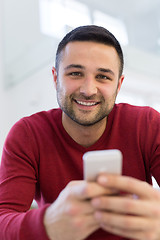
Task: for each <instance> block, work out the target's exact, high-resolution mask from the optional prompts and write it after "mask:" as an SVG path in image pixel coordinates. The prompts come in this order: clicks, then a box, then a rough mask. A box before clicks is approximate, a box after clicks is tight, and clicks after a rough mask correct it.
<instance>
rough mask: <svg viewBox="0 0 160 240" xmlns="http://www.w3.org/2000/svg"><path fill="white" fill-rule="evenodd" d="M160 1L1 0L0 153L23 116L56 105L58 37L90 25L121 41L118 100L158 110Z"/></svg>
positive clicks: (159, 97)
mask: <svg viewBox="0 0 160 240" xmlns="http://www.w3.org/2000/svg"><path fill="white" fill-rule="evenodd" d="M159 11H160V0H134V1H132V0H112V1H110V0H99V1H98V0H0V113H1V114H0V126H1V127H0V153H1V150H2V145H3V143H4V140H5V137H6V135H7V133H8V131H9V129H10V128H11V126H12V125H13V124H14V123H15V122H16V121H17V120H19V119H20V118H21V117H23V116H27V115H30V114H32V113H35V112H37V111H41V110H48V109H50V108H53V107H57V102H56V93H55V89H54V85H53V82H52V75H51V70H52V66H54V59H55V51H56V48H57V44H58V42H59V41H60V39H61V38H62V37H63V36H64V35H65V34H66V33H67V32H68V31H70V30H71V29H73V28H75V27H77V26H80V25H86V24H96V25H101V26H104V27H106V28H108V30H110V31H111V32H112V33H113V34H114V35H115V36H116V37H117V39H118V40H119V42H120V43H121V45H122V48H123V51H124V56H125V69H124V75H125V81H124V84H123V86H122V90H121V92H120V94H119V96H118V98H117V102H128V103H131V104H135V105H148V106H151V107H153V108H155V109H156V110H158V111H160V14H159Z"/></svg>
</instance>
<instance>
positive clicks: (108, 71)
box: [97, 68, 114, 76]
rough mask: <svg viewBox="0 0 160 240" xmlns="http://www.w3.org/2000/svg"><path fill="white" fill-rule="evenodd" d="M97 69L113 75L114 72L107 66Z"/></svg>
mask: <svg viewBox="0 0 160 240" xmlns="http://www.w3.org/2000/svg"><path fill="white" fill-rule="evenodd" d="M97 70H98V71H100V72H103V73H110V74H112V75H113V76H114V72H113V71H112V70H111V69H109V68H98V69H97Z"/></svg>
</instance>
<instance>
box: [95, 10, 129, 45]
mask: <svg viewBox="0 0 160 240" xmlns="http://www.w3.org/2000/svg"><path fill="white" fill-rule="evenodd" d="M94 24H95V25H99V26H102V27H105V28H107V29H108V30H109V31H110V32H111V33H113V34H114V35H115V37H116V38H117V39H118V41H119V42H120V43H121V44H122V45H127V44H128V35H127V30H126V27H125V24H124V23H123V21H121V20H120V19H118V18H114V17H111V16H109V15H107V14H104V13H102V12H100V11H98V10H96V11H95V12H94Z"/></svg>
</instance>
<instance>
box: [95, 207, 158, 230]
mask: <svg viewBox="0 0 160 240" xmlns="http://www.w3.org/2000/svg"><path fill="white" fill-rule="evenodd" d="M94 216H95V219H96V220H97V221H98V222H99V223H100V225H110V226H113V227H115V228H121V229H124V230H130V231H145V230H146V229H147V230H150V229H152V227H153V223H154V221H153V219H147V218H143V217H139V216H131V215H122V214H117V213H116V214H115V213H113V212H103V211H97V212H95V214H94Z"/></svg>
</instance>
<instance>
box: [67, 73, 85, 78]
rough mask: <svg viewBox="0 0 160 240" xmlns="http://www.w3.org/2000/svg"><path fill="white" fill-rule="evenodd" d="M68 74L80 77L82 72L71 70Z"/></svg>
mask: <svg viewBox="0 0 160 240" xmlns="http://www.w3.org/2000/svg"><path fill="white" fill-rule="evenodd" d="M69 75H70V76H76V77H80V76H82V73H80V72H71V73H69Z"/></svg>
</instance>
